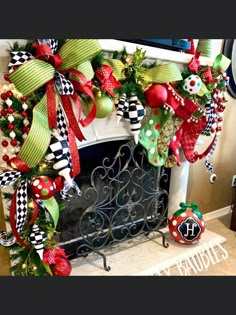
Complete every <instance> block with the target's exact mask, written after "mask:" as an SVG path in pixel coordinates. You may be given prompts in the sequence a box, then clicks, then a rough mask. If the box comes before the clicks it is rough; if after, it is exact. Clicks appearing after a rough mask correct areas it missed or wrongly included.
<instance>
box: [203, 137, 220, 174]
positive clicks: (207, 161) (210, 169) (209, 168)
mask: <svg viewBox="0 0 236 315" xmlns="http://www.w3.org/2000/svg"><path fill="white" fill-rule="evenodd" d="M217 140H218V137H217V136H215V138H214V141H213V144H212V146H211V149H210V152H209V153H208V154H207V156H206V158H205V166H206V168H207V172H209V173H211V174H213V173H214V168H213V164H212V163H211V162H210V159H211V157H212V155H213V153H214V152H215V149H216V144H217Z"/></svg>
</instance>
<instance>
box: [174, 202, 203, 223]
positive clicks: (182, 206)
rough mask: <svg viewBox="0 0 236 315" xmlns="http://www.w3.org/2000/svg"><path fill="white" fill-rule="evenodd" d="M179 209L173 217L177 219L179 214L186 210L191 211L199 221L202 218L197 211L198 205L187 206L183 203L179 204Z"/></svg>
mask: <svg viewBox="0 0 236 315" xmlns="http://www.w3.org/2000/svg"><path fill="white" fill-rule="evenodd" d="M179 205H180V207H181V209H179V210H177V211H176V212H175V217H178V216H179V215H180V214H181V213H183V212H185V211H186V210H187V209H188V208H190V209H192V211H193V212H194V213H195V214H196V215H197V217H198V218H199V219H201V218H202V214H201V212H200V211H199V209H198V205H197V204H196V203H195V202H192V203H191V204H187V203H184V202H180V204H179Z"/></svg>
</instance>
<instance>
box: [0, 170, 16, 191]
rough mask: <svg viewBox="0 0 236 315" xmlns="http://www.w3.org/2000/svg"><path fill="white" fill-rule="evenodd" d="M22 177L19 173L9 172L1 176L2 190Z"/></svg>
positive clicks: (0, 186) (0, 185) (0, 184)
mask: <svg viewBox="0 0 236 315" xmlns="http://www.w3.org/2000/svg"><path fill="white" fill-rule="evenodd" d="M20 175H21V172H19V171H7V172H4V173H3V174H1V175H0V188H4V187H7V186H9V185H11V184H13V183H14V182H15V181H16V180H17V178H18V177H19V176H20Z"/></svg>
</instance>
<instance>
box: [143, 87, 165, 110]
mask: <svg viewBox="0 0 236 315" xmlns="http://www.w3.org/2000/svg"><path fill="white" fill-rule="evenodd" d="M167 97H168V92H167V89H166V88H165V87H164V86H163V85H161V84H152V85H151V86H150V87H149V88H148V89H147V90H146V91H145V98H146V101H147V105H148V106H150V107H152V108H157V107H161V106H163V105H164V104H165V102H166V100H167Z"/></svg>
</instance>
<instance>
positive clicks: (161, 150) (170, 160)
mask: <svg viewBox="0 0 236 315" xmlns="http://www.w3.org/2000/svg"><path fill="white" fill-rule="evenodd" d="M182 123H183V119H181V118H180V117H178V116H176V115H172V116H171V117H170V119H169V120H168V121H167V122H166V123H165V125H164V126H163V128H162V129H161V132H160V137H159V139H158V142H157V152H158V155H159V158H158V163H157V165H158V166H161V165H165V166H166V167H173V166H175V165H176V164H177V158H175V156H173V155H171V156H169V157H168V153H169V147H170V142H171V140H172V138H173V136H174V134H175V132H176V131H177V130H178V129H179V127H180V125H181V124H182Z"/></svg>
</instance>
